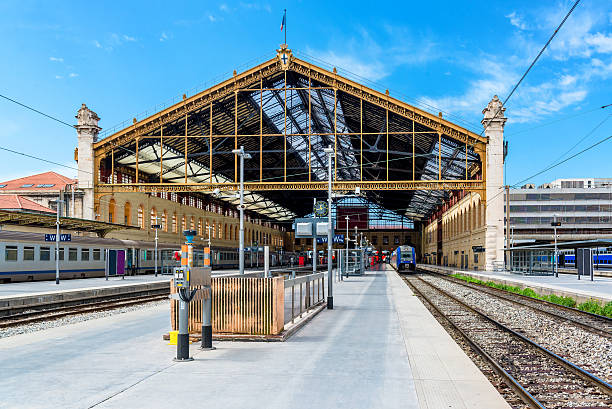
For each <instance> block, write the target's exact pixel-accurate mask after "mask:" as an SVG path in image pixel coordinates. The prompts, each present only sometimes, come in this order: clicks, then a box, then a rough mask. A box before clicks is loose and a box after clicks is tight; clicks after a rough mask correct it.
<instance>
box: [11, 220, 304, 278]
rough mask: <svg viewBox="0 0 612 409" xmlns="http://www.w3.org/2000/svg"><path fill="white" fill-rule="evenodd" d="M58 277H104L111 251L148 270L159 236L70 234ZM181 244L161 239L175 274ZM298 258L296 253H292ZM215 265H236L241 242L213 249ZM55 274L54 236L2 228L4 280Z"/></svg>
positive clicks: (249, 259) (197, 254)
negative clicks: (129, 237)
mask: <svg viewBox="0 0 612 409" xmlns="http://www.w3.org/2000/svg"><path fill="white" fill-rule="evenodd" d="M59 247H60V249H59V250H60V251H59V267H60V279H71V278H90V277H104V276H105V273H106V272H105V270H106V264H107V260H106V258H107V254H112V255H113V257H122V261H123V262H122V263H121V264H122V266H123V268H124V270H125V274H130V275H134V274H146V273H152V272H154V270H155V242H149V241H137V240H120V239H109V238H98V237H84V236H75V235H72V238H71V241H70V242H61V243H60V246H59ZM179 250H180V245H179V244H168V243H158V245H157V251H158V271H159V272H160V273H162V274H172V271H173V270H172V269H173V268H174V267H178V266H179V265H180V262H179V261H177V260H176V259H175V255H174V254H175V252H176V251H179ZM292 255H293V254H292V253H288V252H277V251H270V266H272V267H275V266H282V265H288V264H289V260H290V258H291V256H292ZM293 257H294V258H295V255H293ZM244 264H245V267H246V268H250V267H262V266H263V264H264V252H263V251H249V250H247V251H245V263H244ZM203 265H204V247H203V246H202V245H199V244H198V245H195V246H194V266H196V267H198V266H203ZM211 265H212V268H213V269H215V270H219V269H226V268H238V248H234V247H219V246H217V247H215V246H213V247H212V249H211ZM52 279H55V242H48V241H45V234H44V233H32V232H15V231H0V283H9V282H15V281H39V280H52Z"/></svg>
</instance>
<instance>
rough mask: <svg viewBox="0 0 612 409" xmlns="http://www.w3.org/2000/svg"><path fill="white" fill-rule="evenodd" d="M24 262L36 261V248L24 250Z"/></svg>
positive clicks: (25, 248)
mask: <svg viewBox="0 0 612 409" xmlns="http://www.w3.org/2000/svg"><path fill="white" fill-rule="evenodd" d="M23 261H34V247H24V248H23Z"/></svg>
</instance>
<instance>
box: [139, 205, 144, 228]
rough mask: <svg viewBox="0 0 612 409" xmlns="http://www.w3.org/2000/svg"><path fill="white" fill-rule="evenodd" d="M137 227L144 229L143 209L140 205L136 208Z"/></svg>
mask: <svg viewBox="0 0 612 409" xmlns="http://www.w3.org/2000/svg"><path fill="white" fill-rule="evenodd" d="M138 227H140V228H141V229H144V209H143V208H142V205H140V206H138Z"/></svg>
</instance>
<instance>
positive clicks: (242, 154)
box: [232, 146, 251, 274]
mask: <svg viewBox="0 0 612 409" xmlns="http://www.w3.org/2000/svg"><path fill="white" fill-rule="evenodd" d="M232 153H233V154H235V155H238V156H240V206H239V208H240V250H239V254H238V269H239V271H240V274H244V159H245V158H246V159H251V155H250V154H248V153H245V152H244V146H241V147H240V149H234V150H232Z"/></svg>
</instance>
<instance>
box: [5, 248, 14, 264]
mask: <svg viewBox="0 0 612 409" xmlns="http://www.w3.org/2000/svg"><path fill="white" fill-rule="evenodd" d="M4 259H5V260H6V261H17V246H6V248H5V249H4Z"/></svg>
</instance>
